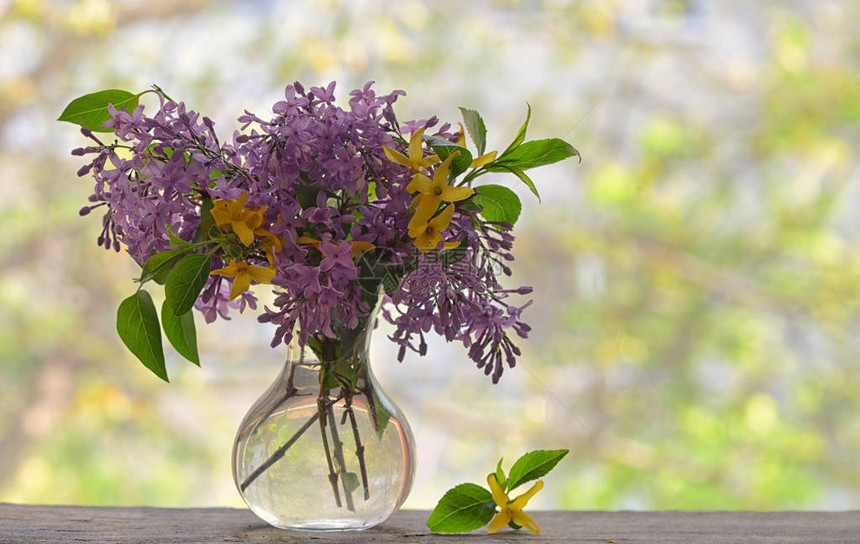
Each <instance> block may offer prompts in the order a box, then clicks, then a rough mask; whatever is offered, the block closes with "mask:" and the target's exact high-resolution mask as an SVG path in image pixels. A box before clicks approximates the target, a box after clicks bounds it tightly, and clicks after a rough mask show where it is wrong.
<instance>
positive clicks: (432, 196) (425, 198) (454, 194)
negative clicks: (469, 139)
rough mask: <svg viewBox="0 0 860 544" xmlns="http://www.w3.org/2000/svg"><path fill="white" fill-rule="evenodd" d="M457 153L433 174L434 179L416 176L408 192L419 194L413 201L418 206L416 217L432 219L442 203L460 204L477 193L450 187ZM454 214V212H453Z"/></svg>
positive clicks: (449, 157) (420, 175) (471, 190)
mask: <svg viewBox="0 0 860 544" xmlns="http://www.w3.org/2000/svg"><path fill="white" fill-rule="evenodd" d="M456 155H457V153H456V152H455V153H452V154H451V155H449V156H448V158H447V159H445V160H444V161H443V162H442V164H440V165H439V167H438V168H436V171H435V172H433V178H432V179H431V178H429V177H427V176H425V175H424V174H415V177H413V178H412V181H411V182H410V183H409V185H407V186H406V190H407V191H409V192H410V193H416V192H417V193H418V195H416V197H415V199H413V201H412V203H413V205H415V206H417V211H416V212H415V215H416V216H418V215H421V216H427V217H430V216H431V215H433V213H434V212H436V208H438V207H439V203H440V202H459V201H461V200H466V199H467V198H469V197H470V196H472V195H473V194H475V191H474V190H473V189H472V188H471V187H452V186H450V185H448V175H449V173H450V171H451V161H452V160H454V157H455V156H456ZM452 213H453V212H452Z"/></svg>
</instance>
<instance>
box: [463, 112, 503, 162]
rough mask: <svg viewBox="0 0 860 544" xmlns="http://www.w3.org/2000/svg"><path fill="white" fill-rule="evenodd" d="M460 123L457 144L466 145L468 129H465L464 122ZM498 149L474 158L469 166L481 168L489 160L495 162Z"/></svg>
mask: <svg viewBox="0 0 860 544" xmlns="http://www.w3.org/2000/svg"><path fill="white" fill-rule="evenodd" d="M457 124H458V125H460V134H459V136H457V145H459V146H460V147H466V131H465V130H464V129H463V124H462V123H457ZM497 153H498V151H490V152H489V153H484V154H483V155H481V156H480V157H478V158H477V159H475V160H473V161H472V162H471V164H469V168H480V167H481V166H484V165H485V164H487V163H488V162H493V160H495V158H496V154H497Z"/></svg>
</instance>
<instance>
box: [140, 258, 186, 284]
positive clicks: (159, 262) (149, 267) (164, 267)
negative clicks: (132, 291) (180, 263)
mask: <svg viewBox="0 0 860 544" xmlns="http://www.w3.org/2000/svg"><path fill="white" fill-rule="evenodd" d="M187 251H188V250H187V249H168V250H166V251H162V252H161V253H155V254H153V255H152V257H150V258H149V259H147V260H146V262H145V263H143V270H142V271H141V273H140V280H139V281H140V283H145V282H148V281H149V280H153V281H155V283H157V284H159V285H164V282H165V280H166V279H167V274H168V272H170V267H171V266H172V265H173V263H175V262H176V260H177V259H179V257H180V256H182V255H183V254H184V253H186V252H187Z"/></svg>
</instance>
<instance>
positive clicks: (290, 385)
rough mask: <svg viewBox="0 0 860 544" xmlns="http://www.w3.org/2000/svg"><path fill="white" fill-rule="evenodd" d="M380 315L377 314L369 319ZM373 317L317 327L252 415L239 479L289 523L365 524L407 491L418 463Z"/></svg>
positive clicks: (267, 512)
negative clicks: (380, 379)
mask: <svg viewBox="0 0 860 544" xmlns="http://www.w3.org/2000/svg"><path fill="white" fill-rule="evenodd" d="M368 322H369V323H373V320H372V319H371V320H368ZM371 329H372V326H366V327H360V328H359V329H352V330H350V329H342V328H341V329H340V330H338V329H337V328H335V331H337V332H338V338H335V339H332V338H326V337H323V336H322V335H312V336H311V337H310V338H309V340H308V343H307V345H306V346H304V347H298V346H297V345H296V344H295V343H294V344H293V345H290V346H289V347H288V348H287V360H286V364H285V365H284V367H283V370H282V371H281V373H280V374H279V375H278V377H277V378H276V379H275V381H274V383H272V385H271V386H270V387H269V389H268V390H267V391H266V392H265V393H264V394H263V396H262V397H260V398H259V399H258V400H257V402H256V403H255V404H254V405H253V406H252V407H251V409H250V411H249V412H248V413H247V415H246V416H245V418H244V420H243V421H242V424H241V425H240V427H239V431H238V433H237V435H236V441H235V443H234V446H233V479H234V481H235V482H236V487H237V488H238V489H239V493H240V494H241V495H242V498H243V499H244V500H245V503H246V504H247V505H248V507H249V508H250V509H251V510H252V511H253V512H254V513H255V514H257V516H259V517H260V518H261V519H263V520H264V521H266V522H267V523H269V524H271V525H273V526H275V527H279V528H282V529H298V530H309V531H343V530H359V529H367V528H369V527H373V526H374V525H377V524H378V523H381V522H383V521H384V520H386V519H387V518H388V517H389V516H390V515H391V514H393V513H394V512H395V511H396V510H397V509H398V508H399V507H400V506H401V505H402V504H403V501H404V500H406V496H407V495H408V493H409V490H410V488H411V486H412V479H413V475H414V471H415V452H414V450H415V446H414V439H413V437H412V431H411V430H410V428H409V423H408V422H407V421H406V418H405V417H404V416H403V413H402V412H401V411H400V409H399V408H398V407H397V406H396V405H395V404H394V402H392V401H391V399H389V398H388V396H387V395H386V394H385V392H384V391H383V390H382V389H381V388H380V387H379V384H378V383H377V381H376V378H375V377H374V376H373V372H372V370H371V365H370V360H369V357H368V345H369V337H370V332H371Z"/></svg>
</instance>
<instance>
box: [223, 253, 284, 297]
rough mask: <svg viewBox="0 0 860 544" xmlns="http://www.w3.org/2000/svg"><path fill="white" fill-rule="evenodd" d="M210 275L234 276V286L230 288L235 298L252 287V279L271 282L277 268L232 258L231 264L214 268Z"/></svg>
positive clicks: (258, 281) (259, 281) (231, 295)
mask: <svg viewBox="0 0 860 544" xmlns="http://www.w3.org/2000/svg"><path fill="white" fill-rule="evenodd" d="M209 275H210V276H226V277H228V278H233V287H232V288H231V289H230V300H233V299H234V298H236V297H238V296H239V295H241V294H242V293H244V292H245V291H247V290H248V289H250V288H251V280H254V281H255V282H257V283H271V282H272V278H274V277H275V269H274V268H273V267H271V266H258V265H255V264H249V263H247V262H245V261H239V260H237V259H231V260H230V264H228V265H227V266H225V267H224V268H219V269H218V270H212V271H211V272H209Z"/></svg>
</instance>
